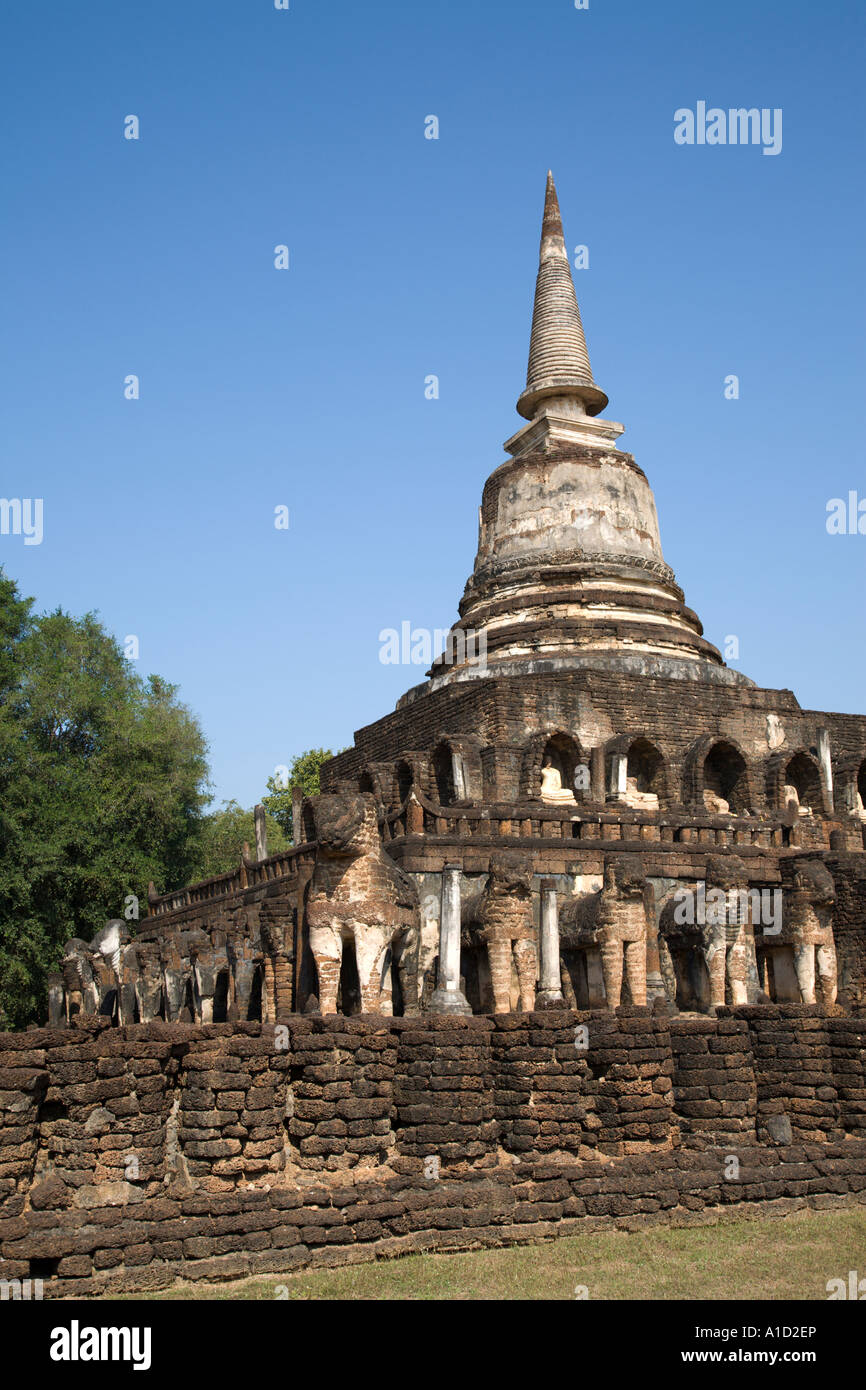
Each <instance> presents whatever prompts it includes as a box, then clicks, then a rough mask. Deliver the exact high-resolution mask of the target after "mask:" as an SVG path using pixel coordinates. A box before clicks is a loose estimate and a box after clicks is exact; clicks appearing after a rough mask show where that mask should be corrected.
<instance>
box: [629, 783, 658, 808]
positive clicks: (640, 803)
mask: <svg viewBox="0 0 866 1390" xmlns="http://www.w3.org/2000/svg"><path fill="white" fill-rule="evenodd" d="M622 800H623V801H624V802H625V804H626V806H631V807H633V808H634V810H636V811H657V810H658V808H659V799H658V796H657V795H656V793H655V792H642V791H640V790H639V789H638V784H637V778H636V777H626V779H625V792H624V793H623V795H622Z"/></svg>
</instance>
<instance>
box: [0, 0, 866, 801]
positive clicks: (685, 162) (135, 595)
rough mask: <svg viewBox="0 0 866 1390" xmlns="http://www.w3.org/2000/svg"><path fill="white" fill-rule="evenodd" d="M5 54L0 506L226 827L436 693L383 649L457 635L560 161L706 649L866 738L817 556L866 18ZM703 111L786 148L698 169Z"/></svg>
mask: <svg viewBox="0 0 866 1390" xmlns="http://www.w3.org/2000/svg"><path fill="white" fill-rule="evenodd" d="M2 31H3V44H2V57H0V76H2V81H0V112H2V128H3V133H4V139H3V154H2V158H3V166H4V167H3V192H4V199H3V202H4V213H3V218H2V231H0V267H2V271H0V273H2V281H3V283H2V293H3V303H4V312H3V319H4V324H5V332H4V333H3V335H2V339H3V341H2V360H0V382H2V387H0V389H2V393H3V397H4V408H3V417H4V424H3V436H2V442H3V450H2V461H3V467H2V478H0V494H2V495H3V496H6V497H42V498H43V499H44V539H43V542H42V544H41V545H38V546H25V545H24V544H23V538H22V537H20V536H12V535H9V536H0V563H2V564H3V565H4V566H5V568H6V570H7V572H8V573H9V574H10V575H11V576H12V577H14V578H15V579H16V580H17V581H18V583H19V585H20V587H21V589H22V590H23V592H25V593H27V594H31V595H33V596H34V597H35V598H36V600H37V604H38V606H39V607H40V608H50V607H54V606H56V605H57V604H60V605H62V606H63V607H64V608H66V609H68V610H70V611H72V612H74V613H82V612H84V611H87V610H89V609H95V610H97V611H98V612H99V614H100V616H101V618H102V620H103V622H104V623H105V624H106V625H107V626H108V627H109V628H110V629H111V630H112V631H113V632H115V633H116V634H117V635H118V637H120V638H121V639H122V638H124V637H125V636H126V635H127V634H135V635H136V636H137V637H138V638H139V642H140V658H139V665H140V669H141V671H142V673H143V674H146V673H147V672H149V671H157V672H159V673H160V674H161V675H163V676H164V677H166V678H167V679H169V680H172V681H174V682H176V683H177V684H179V686H180V688H181V692H182V696H183V698H184V699H185V701H186V702H187V703H188V704H189V705H190V706H191V708H192V709H193V710H194V711H195V713H196V714H197V716H198V717H199V719H200V721H201V723H202V726H203V728H204V730H205V733H206V735H207V738H208V740H209V743H210V747H211V761H212V767H213V774H214V783H215V790H216V794H217V797H218V798H223V797H236V798H237V799H238V800H240V801H241V802H243V803H245V804H251V803H252V802H253V801H254V800H256V799H257V798H258V797H259V796H260V795H261V793H262V791H263V790H264V786H265V781H266V778H267V777H268V775H269V774H270V773H271V771H272V770H273V769H274V767H275V766H277V765H279V764H282V763H287V762H289V761H290V759H291V757H292V756H293V754H295V753H297V752H300V751H301V750H303V749H305V748H308V747H311V746H331V747H333V748H337V747H341V746H344V745H346V744H348V743H350V742H351V739H352V734H353V731H354V730H355V729H356V728H359V727H361V726H362V725H364V724H367V723H370V722H372V721H373V720H375V719H376V718H378V717H380V716H381V715H384V714H386V713H387V712H389V711H390V710H391V709H392V708H393V706H394V702H395V700H396V699H397V698H398V696H399V695H400V694H402V692H403V691H404V690H405V689H407V688H408V687H409V686H411V685H414V684H416V683H417V682H418V681H419V680H421V679H422V678H423V669H422V668H419V667H411V666H404V667H401V666H387V665H382V664H381V662H380V660H379V650H380V644H379V632H380V630H382V629H383V628H387V627H396V628H399V626H400V623H401V622H402V621H404V620H408V621H410V622H411V623H412V625H413V627H416V628H420V627H426V628H430V629H434V628H445V627H447V626H449V624H450V623H451V622H452V621H453V619H454V617H455V616H456V605H457V601H458V599H459V597H460V594H461V593H462V589H463V585H464V583H465V580H466V577H467V575H468V574H469V572H470V570H471V567H472V562H473V558H474V553H475V543H476V524H477V507H478V503H479V501H480V498H481V490H482V487H483V484H484V480H485V478H486V477H487V476H488V474H489V473H490V472H491V471H492V470H493V468H495V467H496V466H497V465H498V464H499V463H500V462H501V460H502V458H503V457H504V455H503V451H502V448H501V444H502V441H503V440H504V439H506V438H508V436H509V435H511V434H512V433H513V431H514V430H515V428H517V426H518V425H519V424H520V421H519V419H518V417H517V416H516V414H515V412H514V403H515V401H516V399H517V396H518V394H519V392H520V390H521V388H522V384H523V380H524V375H525V370H526V354H527V349H528V341H529V325H530V314H531V304H532V292H533V287H534V280H535V270H536V257H537V244H538V235H539V230H540V220H541V210H542V203H543V194H544V180H545V174H546V170H547V168H548V166H550V167H552V168H553V170H554V173H555V176H556V180H557V185H558V189H559V196H560V202H561V205H562V212H563V218H564V223H565V232H566V239H567V242H568V244H569V245H570V246H575V245H577V244H586V245H587V246H588V247H589V249H590V264H589V268H588V269H586V270H581V271H578V272H575V278H576V283H577V290H578V296H579V299H580V304H581V310H582V313H583V319H584V325H585V328H586V333H587V339H588V343H589V349H590V355H591V358H592V363H593V368H594V372H595V376H596V379H597V380H598V382H599V384H600V385H601V386H602V387H603V388H604V389H605V390H606V391H607V393H608V395H609V396H610V406H609V407H608V409H607V411H606V412H605V413H606V415H607V417H608V418H611V419H614V420H620V421H622V422H623V423H624V424H625V425H626V427H627V428H626V433H625V435H624V436H623V438H622V441H621V447H622V448H624V449H628V450H630V451H631V452H633V453H634V454H635V456H636V458H637V460H638V462H639V463H640V464H641V466H642V467H643V468H644V470H645V471H646V472H647V474H648V476H649V479H650V482H651V483H652V485H653V487H654V489H655V494H656V500H657V504H658V509H659V517H660V523H661V532H662V542H663V546H664V551H665V557H666V559H667V561H668V563H669V564H671V565H672V566H673V568H674V569H675V571H676V573H677V577H678V579H679V582H680V583H681V585H682V586H683V588H684V589H685V592H686V598H687V601H688V602H689V603H690V605H691V606H692V607H694V608H696V609H697V611H698V612H699V614H700V615H701V617H702V619H703V621H704V625H705V629H706V633H707V636H708V637H709V638H710V640H711V641H714V642H716V643H717V644H721V643H722V642H723V640H724V638H725V637H726V636H727V635H729V634H735V635H736V636H737V637H738V638H739V642H740V659H739V661H738V662H736V663H732V664H736V665H738V666H739V667H740V668H741V669H742V670H744V671H745V672H746V673H747V674H749V675H751V676H752V677H753V678H754V679H755V680H757V681H758V682H759V683H760V684H762V685H767V686H771V687H787V688H790V689H793V690H794V692H795V693H796V695H797V696H798V698H799V700H800V702H801V703H802V704H803V705H804V706H806V707H811V708H821V709H829V710H845V711H863V710H866V680H864V675H866V657H864V645H863V640H862V589H863V573H864V558H866V536H857V535H848V536H830V535H828V534H827V531H826V526H825V519H826V504H827V501H828V500H829V499H830V498H832V497H836V496H847V494H848V492H849V491H851V490H856V491H858V495H859V496H860V497H863V498H866V470H864V466H863V444H862V438H861V434H862V419H861V412H860V410H859V406H860V401H861V399H862V391H863V376H864V366H866V363H864V346H863V329H862V325H863V310H864V271H863V259H862V226H863V212H864V208H863V203H864V196H863V174H862V170H863V152H862V128H863V122H862V109H861V106H862V102H861V96H860V93H861V90H862V72H863V67H864V56H866V54H864V48H866V44H864V35H866V18H864V11H863V10H862V9H860V8H859V7H857V6H855V5H853V4H851V3H849V2H846V3H841V0H824V2H823V3H822V4H821V5H820V7H819V6H817V5H815V4H811V3H810V4H807V3H805V0H800V2H798V0H727V3H725V4H717V3H707V0H702V3H701V4H700V6H683V5H681V4H675V3H673V0H658V2H657V3H650V0H590V6H589V9H588V10H585V11H577V10H575V8H574V5H573V0H525V3H516V2H515V0H505V2H504V3H496V0H439V3H437V4H431V5H426V4H407V3H406V0H400V2H399V3H397V2H396V0H395V2H394V3H390V2H389V3H385V2H383V0H379V2H378V3H367V4H358V3H356V0H331V3H328V0H291V5H290V9H289V10H288V11H277V10H275V8H274V6H273V3H272V0H184V3H183V4H178V3H177V0H173V2H172V3H169V0H147V3H144V0H138V3H130V4H123V5H118V4H117V3H116V0H89V2H88V4H87V5H83V6H71V5H52V6H47V7H46V6H32V5H31V6H24V5H17V6H15V7H11V6H8V7H6V9H5V12H4V14H3V17H2ZM699 100H705V101H706V102H707V103H708V104H709V105H710V106H713V105H717V106H719V107H722V108H728V107H736V106H748V107H751V106H757V107H759V108H764V107H767V108H776V107H781V108H782V111H783V147H782V152H781V153H780V154H779V155H778V156H775V157H772V156H764V155H763V154H762V152H761V149H760V148H758V147H751V146H749V147H739V146H727V147H708V146H703V147H699V146H694V147H682V146H677V145H676V144H675V143H674V139H673V130H674V111H675V110H676V109H677V108H680V107H691V108H693V109H694V107H695V105H696V103H697V102H698V101H699ZM129 114H135V115H137V116H138V117H139V120H140V139H139V140H138V141H128V140H125V139H124V138H123V125H124V118H125V117H126V116H127V115H129ZM428 115H436V116H437V117H438V119H439V122H440V131H439V139H438V140H428V139H425V138H424V122H425V117H426V116H428ZM279 244H286V245H288V247H289V250H290V268H289V270H287V271H278V270H276V269H275V268H274V247H275V246H276V245H279ZM131 373H134V374H136V375H138V376H139V378H140V383H141V388H140V389H141V396H140V399H139V400H137V401H129V400H126V399H125V398H124V391H123V384H124V379H125V377H126V376H127V375H128V374H131ZM730 373H734V374H736V375H737V376H738V377H739V380H740V398H739V400H736V401H732V400H726V399H725V396H724V380H725V377H726V376H727V375H728V374H730ZM429 374H436V375H437V376H438V377H439V380H440V396H439V399H438V400H427V399H425V394H424V382H425V378H426V377H427V376H428V375H429ZM279 505H284V506H287V507H288V508H289V513H290V525H289V529H288V530H285V531H283V530H277V529H276V528H275V527H274V524H273V519H274V508H275V507H276V506H279Z"/></svg>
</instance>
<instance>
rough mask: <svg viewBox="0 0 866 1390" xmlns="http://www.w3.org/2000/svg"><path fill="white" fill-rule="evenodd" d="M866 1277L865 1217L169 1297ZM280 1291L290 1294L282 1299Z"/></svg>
mask: <svg viewBox="0 0 866 1390" xmlns="http://www.w3.org/2000/svg"><path fill="white" fill-rule="evenodd" d="M851 1269H857V1270H860V1271H861V1274H862V1275H866V1208H845V1209H842V1210H835V1211H803V1212H796V1213H794V1214H793V1215H791V1216H786V1217H767V1216H763V1217H758V1218H756V1219H754V1220H751V1219H748V1218H738V1219H736V1220H725V1221H723V1222H721V1223H719V1224H718V1225H715V1226H691V1227H684V1228H680V1229H672V1228H670V1227H655V1228H652V1229H649V1230H646V1231H640V1232H637V1233H628V1232H625V1231H616V1230H611V1231H604V1232H598V1231H595V1232H588V1233H587V1234H586V1235H576V1236H564V1237H563V1238H562V1239H561V1240H554V1241H547V1242H544V1243H541V1244H539V1245H530V1246H514V1247H511V1248H510V1249H504V1250H479V1251H472V1252H468V1253H463V1254H454V1255H409V1256H406V1257H405V1258H403V1259H397V1260H382V1261H379V1262H378V1263H375V1264H372V1263H371V1264H362V1265H352V1266H350V1267H349V1268H346V1269H322V1270H315V1271H313V1272H312V1273H299V1274H289V1275H284V1276H279V1275H268V1276H267V1277H264V1278H261V1277H257V1278H254V1279H243V1280H237V1281H235V1282H233V1283H229V1284H184V1285H178V1286H177V1287H176V1288H174V1289H172V1290H171V1291H170V1292H160V1293H156V1294H148V1295H138V1297H148V1298H158V1299H165V1298H172V1299H273V1298H275V1297H282V1298H285V1297H286V1293H285V1291H286V1290H287V1291H288V1297H289V1298H290V1299H492V1300H501V1299H574V1298H575V1297H576V1296H577V1294H576V1288H577V1286H579V1285H582V1286H584V1287H585V1288H586V1290H587V1293H586V1294H584V1295H583V1297H589V1298H590V1299H619V1298H640V1299H730V1298H749V1299H752V1298H769V1299H787V1298H794V1299H818V1300H826V1299H827V1281H828V1280H829V1279H833V1278H837V1277H838V1278H843V1279H846V1280H847V1277H848V1271H849V1270H851ZM280 1286H282V1290H283V1292H281V1293H278V1290H279V1289H280Z"/></svg>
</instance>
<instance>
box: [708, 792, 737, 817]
mask: <svg viewBox="0 0 866 1390" xmlns="http://www.w3.org/2000/svg"><path fill="white" fill-rule="evenodd" d="M704 807H705V809H706V810H707V811H709V813H710V815H711V816H727V815H729V814H730V810H731V803H730V802H729V801H726V800H725V798H724V797H723V796H719V794H718V792H711V791H710V789H709V787H704Z"/></svg>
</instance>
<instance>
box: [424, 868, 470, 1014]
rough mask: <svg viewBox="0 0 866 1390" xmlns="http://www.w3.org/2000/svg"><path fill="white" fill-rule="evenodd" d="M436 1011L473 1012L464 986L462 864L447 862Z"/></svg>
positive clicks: (432, 1000) (433, 1006)
mask: <svg viewBox="0 0 866 1390" xmlns="http://www.w3.org/2000/svg"><path fill="white" fill-rule="evenodd" d="M430 1011H431V1013H434V1014H471V1013H472V1010H471V1008H470V1007H469V1003H468V1001H467V999H466V997H465V995H464V994H463V991H462V990H461V988H460V865H459V864H446V865H445V867H444V868H443V870H442V901H441V906H440V909H439V978H438V981H437V984H436V989H435V990H434V991H433V993H432V995H431V996H430Z"/></svg>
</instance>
